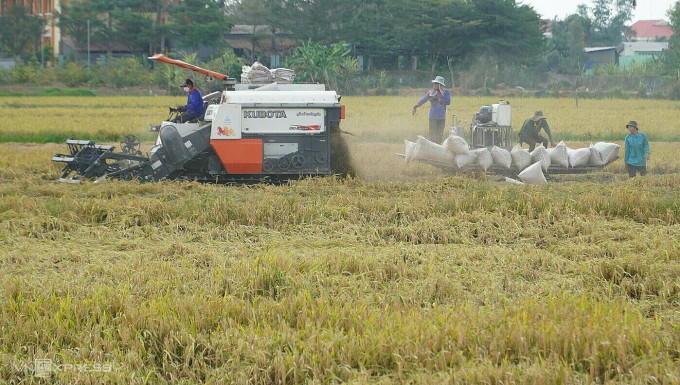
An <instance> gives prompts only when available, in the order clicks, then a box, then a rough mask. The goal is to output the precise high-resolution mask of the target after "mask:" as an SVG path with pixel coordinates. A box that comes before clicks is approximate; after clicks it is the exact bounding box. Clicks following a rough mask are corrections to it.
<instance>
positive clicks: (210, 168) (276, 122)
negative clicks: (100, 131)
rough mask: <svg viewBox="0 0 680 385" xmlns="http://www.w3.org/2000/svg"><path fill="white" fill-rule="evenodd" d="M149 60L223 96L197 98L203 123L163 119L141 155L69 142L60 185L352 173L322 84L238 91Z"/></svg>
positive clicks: (339, 110)
mask: <svg viewBox="0 0 680 385" xmlns="http://www.w3.org/2000/svg"><path fill="white" fill-rule="evenodd" d="M149 59H151V60H155V61H158V62H162V63H166V64H171V65H175V66H178V67H181V68H185V69H189V70H192V71H195V72H198V73H201V74H204V75H206V80H208V81H215V80H217V79H219V80H221V81H223V82H224V89H225V90H224V91H221V92H219V91H218V92H214V93H211V94H209V95H206V96H204V97H203V100H204V107H205V108H204V111H205V113H204V116H202V117H201V118H200V119H198V120H197V121H194V122H188V123H174V122H172V117H173V115H172V113H171V116H170V117H169V118H168V120H166V121H163V122H162V123H161V124H160V125H158V126H154V127H153V131H157V132H158V137H157V140H156V142H155V145H154V146H153V148H151V150H150V151H149V152H148V153H147V154H143V153H142V152H141V151H140V141H139V139H137V138H136V137H135V136H126V137H125V138H123V140H122V141H121V145H120V147H121V151H120V152H114V146H111V145H98V144H96V143H95V142H94V141H92V140H75V139H69V140H67V141H66V144H67V146H68V149H69V153H68V154H57V155H55V156H54V157H53V158H52V160H53V161H55V162H58V163H63V164H64V168H63V170H62V171H63V174H62V176H61V178H60V180H61V181H64V182H73V183H77V182H79V181H81V180H82V179H95V182H100V181H103V180H106V179H122V180H138V181H140V182H155V181H161V180H192V181H200V182H209V183H251V182H273V183H281V182H285V181H288V180H291V179H299V178H301V177H304V176H318V175H331V174H340V175H347V174H353V172H354V171H353V169H352V166H351V164H350V161H349V152H348V148H347V145H346V143H345V141H344V139H343V138H342V136H341V133H340V120H341V119H344V106H343V105H341V104H340V96H339V95H338V94H336V92H335V91H326V90H325V86H324V85H323V84H278V83H273V82H272V83H269V84H237V82H236V80H235V79H233V78H229V77H228V76H227V75H224V74H221V73H218V72H214V71H210V70H206V69H203V68H200V67H197V66H194V65H192V64H189V63H185V62H183V61H180V60H174V59H170V58H167V57H165V56H163V55H154V56H152V57H150V58H149Z"/></svg>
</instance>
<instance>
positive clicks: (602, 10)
mask: <svg viewBox="0 0 680 385" xmlns="http://www.w3.org/2000/svg"><path fill="white" fill-rule="evenodd" d="M633 3H634V2H631V1H630V0H593V6H592V7H591V8H585V9H587V10H588V11H589V13H590V20H592V26H593V29H592V33H591V34H590V35H589V36H588V39H587V42H588V44H589V45H590V46H617V45H619V44H621V42H622V41H623V38H624V36H623V33H624V31H625V30H626V28H627V27H626V23H628V22H630V20H631V18H632V16H633V7H634V5H633ZM581 12H583V10H582V11H581ZM582 16H585V17H588V16H587V15H582Z"/></svg>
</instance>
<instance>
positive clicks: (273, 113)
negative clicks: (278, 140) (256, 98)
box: [243, 110, 286, 119]
mask: <svg viewBox="0 0 680 385" xmlns="http://www.w3.org/2000/svg"><path fill="white" fill-rule="evenodd" d="M243 118H244V119H255V118H267V119H272V118H276V119H281V118H286V111H284V110H257V111H243Z"/></svg>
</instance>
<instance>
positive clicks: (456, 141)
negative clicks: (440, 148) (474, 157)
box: [442, 135, 470, 155]
mask: <svg viewBox="0 0 680 385" xmlns="http://www.w3.org/2000/svg"><path fill="white" fill-rule="evenodd" d="M442 144H443V145H444V146H446V148H448V149H449V151H451V152H452V153H454V154H456V155H458V154H464V155H467V154H469V153H470V146H468V144H467V142H466V141H465V138H463V137H462V136H458V135H449V137H448V138H446V140H445V141H444V143H442Z"/></svg>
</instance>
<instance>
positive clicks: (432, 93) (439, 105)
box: [412, 76, 451, 143]
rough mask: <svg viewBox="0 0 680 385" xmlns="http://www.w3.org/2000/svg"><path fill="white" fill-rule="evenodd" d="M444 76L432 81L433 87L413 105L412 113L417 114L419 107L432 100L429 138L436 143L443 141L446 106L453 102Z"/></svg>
mask: <svg viewBox="0 0 680 385" xmlns="http://www.w3.org/2000/svg"><path fill="white" fill-rule="evenodd" d="M444 87H446V84H444V78H443V77H441V76H437V77H436V78H434V80H433V81H432V89H431V90H429V91H427V93H426V94H425V96H423V98H422V99H420V100H419V101H418V103H416V105H415V106H413V111H412V114H413V115H415V114H416V110H417V109H418V107H420V106H422V105H423V104H425V102H430V133H429V139H430V141H432V142H435V143H441V142H442V136H443V134H444V125H445V123H446V106H448V105H449V104H451V92H450V91H449V90H447V89H446V88H444Z"/></svg>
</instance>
